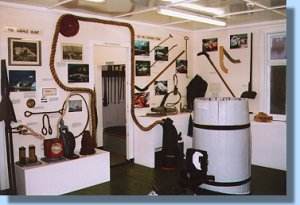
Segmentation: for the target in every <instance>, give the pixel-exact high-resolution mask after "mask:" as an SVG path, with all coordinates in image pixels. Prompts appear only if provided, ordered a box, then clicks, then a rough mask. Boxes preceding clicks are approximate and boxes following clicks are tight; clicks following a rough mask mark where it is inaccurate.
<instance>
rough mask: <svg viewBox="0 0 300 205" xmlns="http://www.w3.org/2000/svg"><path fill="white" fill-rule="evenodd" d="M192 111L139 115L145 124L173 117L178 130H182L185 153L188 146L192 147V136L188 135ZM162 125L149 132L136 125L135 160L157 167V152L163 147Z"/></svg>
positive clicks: (141, 163) (139, 119)
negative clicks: (160, 114) (153, 115)
mask: <svg viewBox="0 0 300 205" xmlns="http://www.w3.org/2000/svg"><path fill="white" fill-rule="evenodd" d="M189 117H190V113H180V114H177V115H169V116H163V117H146V116H139V117H137V118H138V121H139V122H140V123H141V124H143V125H149V124H151V123H152V122H154V121H156V120H160V119H164V118H171V119H172V120H173V121H174V126H175V127H176V129H177V132H178V133H179V132H181V137H182V141H183V142H184V153H185V152H186V149H187V148H191V147H192V138H191V137H190V136H187V132H188V123H189ZM162 135H163V129H162V126H160V125H157V126H155V127H154V128H153V129H151V130H150V131H148V132H144V131H142V130H141V129H140V128H138V127H137V126H136V125H134V162H135V163H136V164H140V165H143V166H146V167H150V168H154V167H155V152H156V151H158V150H160V149H161V148H162Z"/></svg>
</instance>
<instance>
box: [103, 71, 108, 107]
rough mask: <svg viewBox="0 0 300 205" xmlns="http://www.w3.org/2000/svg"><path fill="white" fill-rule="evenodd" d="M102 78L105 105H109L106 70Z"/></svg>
mask: <svg viewBox="0 0 300 205" xmlns="http://www.w3.org/2000/svg"><path fill="white" fill-rule="evenodd" d="M102 79H103V84H104V86H103V106H104V107H106V106H108V98H107V75H106V73H105V72H102Z"/></svg>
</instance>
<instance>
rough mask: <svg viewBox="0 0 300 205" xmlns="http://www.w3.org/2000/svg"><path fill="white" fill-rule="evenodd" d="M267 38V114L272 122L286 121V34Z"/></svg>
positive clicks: (273, 34)
mask: <svg viewBox="0 0 300 205" xmlns="http://www.w3.org/2000/svg"><path fill="white" fill-rule="evenodd" d="M267 36H268V37H267V39H268V44H267V53H268V55H267V66H266V74H267V81H266V82H267V85H266V88H267V95H266V98H267V99H266V104H267V105H266V107H267V112H268V113H269V114H270V115H272V116H273V119H274V120H286V69H287V44H286V34H285V33H270V34H268V35H267Z"/></svg>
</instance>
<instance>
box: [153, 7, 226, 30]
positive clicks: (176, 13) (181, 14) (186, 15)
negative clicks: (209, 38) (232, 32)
mask: <svg viewBox="0 0 300 205" xmlns="http://www.w3.org/2000/svg"><path fill="white" fill-rule="evenodd" d="M158 13H159V14H162V15H166V16H173V17H177V18H182V19H188V20H191V21H198V22H201V23H207V24H213V25H217V26H226V23H225V22H224V21H220V20H217V19H214V18H211V17H209V16H202V15H196V14H194V13H192V12H187V11H182V10H179V9H171V8H159V9H158Z"/></svg>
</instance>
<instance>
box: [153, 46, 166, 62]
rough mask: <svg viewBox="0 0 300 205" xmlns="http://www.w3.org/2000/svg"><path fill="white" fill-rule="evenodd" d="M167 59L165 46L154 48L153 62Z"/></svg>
mask: <svg viewBox="0 0 300 205" xmlns="http://www.w3.org/2000/svg"><path fill="white" fill-rule="evenodd" d="M168 59H169V47H167V46H158V47H156V48H155V55H154V60H155V61H168Z"/></svg>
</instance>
